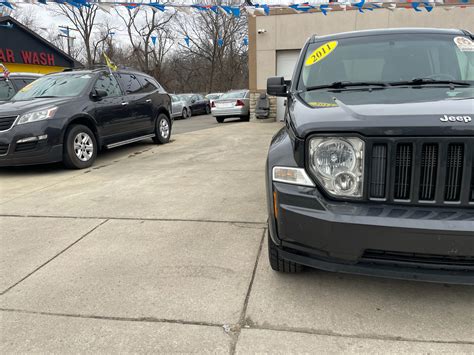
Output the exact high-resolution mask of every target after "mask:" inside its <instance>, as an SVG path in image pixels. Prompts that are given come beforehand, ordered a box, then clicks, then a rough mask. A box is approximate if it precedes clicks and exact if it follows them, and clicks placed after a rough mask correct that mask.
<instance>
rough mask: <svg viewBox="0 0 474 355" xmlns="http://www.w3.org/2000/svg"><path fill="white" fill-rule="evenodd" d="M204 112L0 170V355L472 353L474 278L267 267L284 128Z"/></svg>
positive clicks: (275, 124)
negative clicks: (93, 153)
mask: <svg viewBox="0 0 474 355" xmlns="http://www.w3.org/2000/svg"><path fill="white" fill-rule="evenodd" d="M199 119H202V120H203V121H202V122H198V121H197V120H199ZM193 120H194V121H193ZM204 120H208V122H207V123H206V122H204ZM210 120H211V119H210V118H209V117H207V118H206V117H202V118H200V117H195V118H192V119H191V120H190V121H188V123H186V121H182V122H180V125H186V124H191V123H192V125H193V127H184V128H182V130H181V132H187V133H183V134H177V135H175V136H174V137H173V142H172V143H171V144H168V145H165V146H155V145H153V144H151V143H149V142H142V143H138V144H134V145H132V146H128V147H123V148H119V149H115V150H112V151H108V152H105V153H104V154H102V155H101V156H100V157H99V159H98V161H97V163H96V164H95V166H94V167H93V168H91V169H88V170H84V171H68V170H63V169H62V168H61V167H60V166H58V165H53V166H44V167H28V168H15V169H2V170H0V215H1V216H0V237H1V240H0V243H1V244H0V245H1V249H0V256H1V258H0V275H1V277H0V292H1V297H0V300H1V301H0V307H1V310H0V317H1V325H0V326H1V328H0V339H1V344H0V351H1V352H2V353H6V352H56V353H59V352H61V353H64V352H160V353H175V352H186V353H188V352H195V353H219V354H220V353H222V354H226V353H231V354H233V353H239V354H247V353H282V354H283V353H323V352H324V353H341V352H364V353H380V352H385V353H386V352H388V353H433V352H434V353H441V352H449V353H473V352H474V336H473V334H474V332H473V329H474V312H473V309H474V307H473V306H474V290H473V289H472V288H470V287H464V286H449V287H448V286H444V285H435V284H427V283H415V282H402V281H392V280H384V279H375V278H368V277H360V276H351V275H338V274H331V273H325V272H320V271H309V272H306V273H303V274H301V275H279V274H276V273H274V272H272V271H271V270H270V268H269V266H268V263H267V252H266V241H265V233H266V230H265V221H266V207H265V194H264V189H263V187H264V180H263V177H264V165H265V156H266V151H267V147H268V144H269V141H270V139H271V136H272V135H273V134H274V132H276V130H277V129H278V128H279V127H280V125H279V124H277V123H274V124H258V123H224V124H222V125H217V124H216V125H213V126H212V128H209V129H205V128H204V129H201V128H202V127H207V126H206V125H207V124H208V123H209V124H211V122H210ZM189 122H191V123H189ZM195 128H199V129H195Z"/></svg>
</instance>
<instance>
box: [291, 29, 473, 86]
mask: <svg viewBox="0 0 474 355" xmlns="http://www.w3.org/2000/svg"><path fill="white" fill-rule="evenodd" d="M473 45H474V41H472V40H471V39H469V38H468V37H466V36H454V35H445V34H442V35H440V34H393V35H374V36H363V37H354V38H344V39H339V40H328V41H321V42H318V43H313V44H311V45H309V47H308V50H307V52H306V56H305V58H304V62H303V66H302V69H301V74H300V77H299V81H298V89H299V90H303V91H304V90H305V89H308V88H311V87H313V88H314V87H320V86H326V85H331V84H334V83H338V84H340V83H343V85H339V86H341V87H342V86H344V84H347V83H353V84H354V83H355V84H357V83H361V85H364V83H365V84H368V85H379V86H380V84H383V83H389V84H390V83H397V82H399V83H400V82H407V81H412V80H415V79H416V80H417V83H418V84H420V81H419V80H420V79H424V83H425V84H426V83H428V84H429V83H430V82H431V83H434V82H436V81H438V82H439V81H445V82H447V81H457V82H459V81H462V82H465V83H470V84H472V83H473V81H474V48H473ZM425 79H426V80H425ZM336 86H338V85H336ZM382 86H383V85H382Z"/></svg>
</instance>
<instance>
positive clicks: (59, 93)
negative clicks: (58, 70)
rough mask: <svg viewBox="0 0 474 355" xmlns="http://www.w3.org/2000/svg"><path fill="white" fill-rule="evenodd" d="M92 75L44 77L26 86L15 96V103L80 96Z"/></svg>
mask: <svg viewBox="0 0 474 355" xmlns="http://www.w3.org/2000/svg"><path fill="white" fill-rule="evenodd" d="M91 78H92V75H89V74H84V73H81V74H79V73H77V74H54V75H48V76H44V77H42V78H40V79H37V80H35V81H33V82H32V83H31V84H28V85H26V86H25V87H24V88H23V89H21V90H20V91H18V93H17V94H16V95H15V96H13V98H12V100H14V101H23V100H30V99H35V98H41V97H43V98H45V97H74V96H79V95H80V94H81V93H82V91H83V90H84V88H85V87H86V86H87V85H88V84H89V83H90V80H91Z"/></svg>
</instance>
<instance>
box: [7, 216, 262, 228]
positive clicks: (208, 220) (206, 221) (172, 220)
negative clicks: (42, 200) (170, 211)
mask: <svg viewBox="0 0 474 355" xmlns="http://www.w3.org/2000/svg"><path fill="white" fill-rule="evenodd" d="M0 217H16V218H64V219H97V220H104V219H106V220H110V221H115V220H117V221H156V222H198V223H225V224H231V225H235V226H239V225H242V226H239V227H242V228H243V226H244V225H246V226H256V228H257V229H260V228H264V227H265V226H266V222H250V221H228V220H216V219H192V218H191V219H187V218H154V217H140V218H136V217H110V216H109V217H107V216H90V217H88V216H55V215H30V214H0ZM250 228H251V227H250Z"/></svg>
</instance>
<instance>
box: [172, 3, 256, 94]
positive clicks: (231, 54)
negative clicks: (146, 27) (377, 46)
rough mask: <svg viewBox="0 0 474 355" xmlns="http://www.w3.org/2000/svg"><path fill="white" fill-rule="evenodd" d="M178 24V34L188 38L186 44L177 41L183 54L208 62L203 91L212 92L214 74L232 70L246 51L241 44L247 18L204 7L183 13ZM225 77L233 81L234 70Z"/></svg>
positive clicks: (245, 30)
mask: <svg viewBox="0 0 474 355" xmlns="http://www.w3.org/2000/svg"><path fill="white" fill-rule="evenodd" d="M214 4H215V3H214ZM220 4H221V1H220V0H218V1H217V5H220ZM178 23H179V26H178V28H179V31H180V33H181V36H183V37H186V38H188V39H189V46H187V45H185V44H184V43H180V45H181V49H182V51H183V53H184V55H188V56H189V55H191V56H195V57H197V58H200V59H203V60H205V61H206V62H207V63H208V65H209V66H208V70H207V74H208V75H207V87H206V91H213V90H214V89H215V86H216V83H215V81H216V75H219V76H221V75H222V74H223V72H225V71H234V69H235V65H240V64H239V63H240V62H241V60H240V56H241V55H242V54H243V53H244V52H245V51H246V49H245V48H244V46H243V44H242V43H243V38H244V37H245V36H246V34H247V22H246V18H245V17H244V16H241V17H235V16H226V15H224V14H222V12H220V11H211V10H207V11H201V12H200V13H198V14H197V16H194V17H189V16H186V17H185V18H184V19H180V20H179V21H178ZM229 65H230V67H229ZM238 71H239V72H241V71H240V70H238ZM227 74H228V73H227ZM227 77H228V79H230V80H231V84H233V79H234V77H235V73H231V74H230V75H227ZM223 79H224V78H222V77H220V80H219V81H221V82H222V81H224V80H223ZM227 83H228V82H227Z"/></svg>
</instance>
